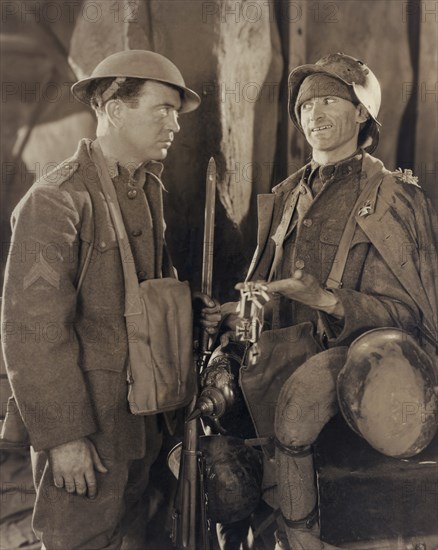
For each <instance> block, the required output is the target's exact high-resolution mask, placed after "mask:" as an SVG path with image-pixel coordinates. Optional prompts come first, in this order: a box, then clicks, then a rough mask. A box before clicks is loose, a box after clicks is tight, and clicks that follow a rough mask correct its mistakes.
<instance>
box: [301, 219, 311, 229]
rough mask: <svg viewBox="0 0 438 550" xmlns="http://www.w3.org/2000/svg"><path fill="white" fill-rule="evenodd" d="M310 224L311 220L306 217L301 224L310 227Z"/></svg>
mask: <svg viewBox="0 0 438 550" xmlns="http://www.w3.org/2000/svg"><path fill="white" fill-rule="evenodd" d="M312 224H313V221H312V220H311V219H310V218H306V219H305V220H303V225H305V226H306V227H311V225H312Z"/></svg>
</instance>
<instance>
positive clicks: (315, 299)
mask: <svg viewBox="0 0 438 550" xmlns="http://www.w3.org/2000/svg"><path fill="white" fill-rule="evenodd" d="M266 287H267V291H268V292H278V293H279V294H281V295H283V296H285V297H286V298H289V299H290V300H296V301H297V302H301V303H302V304H305V305H306V306H309V307H311V308H313V309H319V310H321V311H325V312H326V313H329V314H331V315H335V316H336V317H339V318H342V317H344V309H343V307H342V304H341V302H340V301H339V300H338V299H337V298H336V296H335V295H334V294H333V293H332V292H330V291H328V290H325V289H324V288H322V286H321V285H320V283H319V281H318V280H317V279H316V278H315V277H314V276H313V275H310V274H309V273H304V271H301V270H297V271H295V272H294V274H293V276H292V277H291V278H290V279H282V280H280V281H273V282H272V283H267V284H266Z"/></svg>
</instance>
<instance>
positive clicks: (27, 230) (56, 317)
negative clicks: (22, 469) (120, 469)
mask: <svg viewBox="0 0 438 550" xmlns="http://www.w3.org/2000/svg"><path fill="white" fill-rule="evenodd" d="M90 143H91V142H90V141H89V140H82V141H81V143H80V144H79V148H78V150H77V152H76V153H75V155H74V156H73V157H72V158H71V159H69V160H68V161H66V162H64V163H62V164H61V165H60V166H59V167H58V168H57V169H55V170H54V171H53V172H51V173H49V174H47V175H46V176H45V177H43V178H41V179H40V180H39V181H37V182H36V183H35V184H34V185H33V186H32V187H31V189H30V190H29V192H28V193H27V194H26V195H25V197H24V198H23V199H22V200H21V201H20V203H19V204H18V206H17V207H16V209H15V210H14V213H13V216H12V227H13V237H12V243H11V247H10V253H9V258H8V262H7V268H6V278H5V288H4V300H3V311H2V322H3V349H4V356H5V360H6V367H7V370H8V374H9V377H10V382H11V385H12V388H13V393H14V396H15V398H16V401H17V404H18V407H19V409H20V413H21V416H22V418H23V419H24V422H25V425H26V428H27V431H28V433H29V436H30V441H31V444H32V445H33V447H34V448H35V450H37V451H38V450H44V449H48V448H51V447H54V446H56V445H60V444H62V443H65V442H68V441H72V440H74V439H77V438H80V437H84V436H88V435H91V434H96V433H99V432H100V431H102V430H103V431H105V430H106V432H111V433H110V437H111V438H112V439H113V440H114V441H113V443H112V444H113V445H116V446H117V447H118V449H119V452H120V453H121V454H122V455H126V456H128V457H130V458H137V457H140V456H142V455H143V453H144V445H145V443H144V440H145V434H144V422H143V419H142V418H141V417H135V416H133V415H131V414H130V413H129V412H128V405H127V401H126V392H127V386H126V366H127V361H128V340H127V338H128V335H127V331H126V325H125V319H124V308H125V301H124V279H123V271H122V264H121V258H120V252H119V249H118V244H117V239H116V234H115V231H114V227H113V224H112V221H111V217H110V213H109V211H108V206H107V203H106V201H105V199H104V196H103V194H102V191H101V187H100V182H99V178H98V174H97V171H96V167H95V165H94V163H93V162H92V161H91V159H90V156H89V147H90ZM152 179H153V180H154V181H156V185H157V186H158V187H159V189H160V194H159V196H160V197H161V185H162V184H161V182H160V180H159V179H158V178H156V177H154V178H152ZM161 208H162V203H161ZM159 220H160V222H161V223H159V224H158V225H159V227H158V228H157V227H156V228H155V231H154V232H155V238H156V242H155V246H156V247H157V248H158V250H159V253H158V254H157V255H156V256H158V257H159V258H160V261H162V257H163V254H164V239H163V232H164V229H163V223H164V222H163V219H162V212H161V216H159ZM90 247H91V248H90ZM89 251H90V252H91V256H90V258H91V260H90V263H89V266H88V268H87V271H86V275H85V277H84V280H83V284H82V287H81V290H80V292H79V294H77V291H76V287H77V284H78V278H79V276H80V273H81V271H82V269H83V266H84V262H85V259H86V257H87V253H88V252H89ZM163 269H164V271H166V270H167V271H169V270H171V269H172V268H171V266H170V264H166V266H165V267H163ZM163 274H164V275H168V273H163Z"/></svg>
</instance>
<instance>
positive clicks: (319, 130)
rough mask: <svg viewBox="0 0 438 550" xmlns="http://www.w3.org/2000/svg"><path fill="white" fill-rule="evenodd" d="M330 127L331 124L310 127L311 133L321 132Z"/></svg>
mask: <svg viewBox="0 0 438 550" xmlns="http://www.w3.org/2000/svg"><path fill="white" fill-rule="evenodd" d="M330 128H332V125H331V124H327V125H325V126H318V127H317V128H313V129H312V134H313V133H314V132H322V130H329V129H330Z"/></svg>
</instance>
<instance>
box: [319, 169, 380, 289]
mask: <svg viewBox="0 0 438 550" xmlns="http://www.w3.org/2000/svg"><path fill="white" fill-rule="evenodd" d="M384 175H385V171H383V170H381V169H380V168H379V169H378V170H377V171H376V172H374V174H372V176H371V177H370V179H369V180H368V181H367V182H366V184H365V185H364V188H363V189H362V191H361V192H360V194H359V197H358V199H357V201H356V202H355V203H354V206H353V208H352V210H351V213H350V216H349V217H348V220H347V223H346V225H345V228H344V232H343V233H342V237H341V240H340V241H339V245H338V249H337V251H336V255H335V258H334V260H333V264H332V268H331V270H330V273H329V275H328V277H327V280H326V283H325V284H326V287H327V288H341V287H342V277H343V275H344V271H345V266H346V264H347V259H348V253H349V251H350V246H351V243H352V241H353V236H354V231H355V229H356V214H357V213H358V209H359V208H360V209H362V208H364V212H363V214H362V215H366V214H367V213H368V212H367V211H366V208H367V205H366V198H367V197H368V196H369V195H370V193H371V191H372V190H373V189H374V187H376V186H377V185H378V184H380V183H381V181H382V179H383V177H384ZM361 207H362V208H361ZM359 215H361V213H360V212H359Z"/></svg>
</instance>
